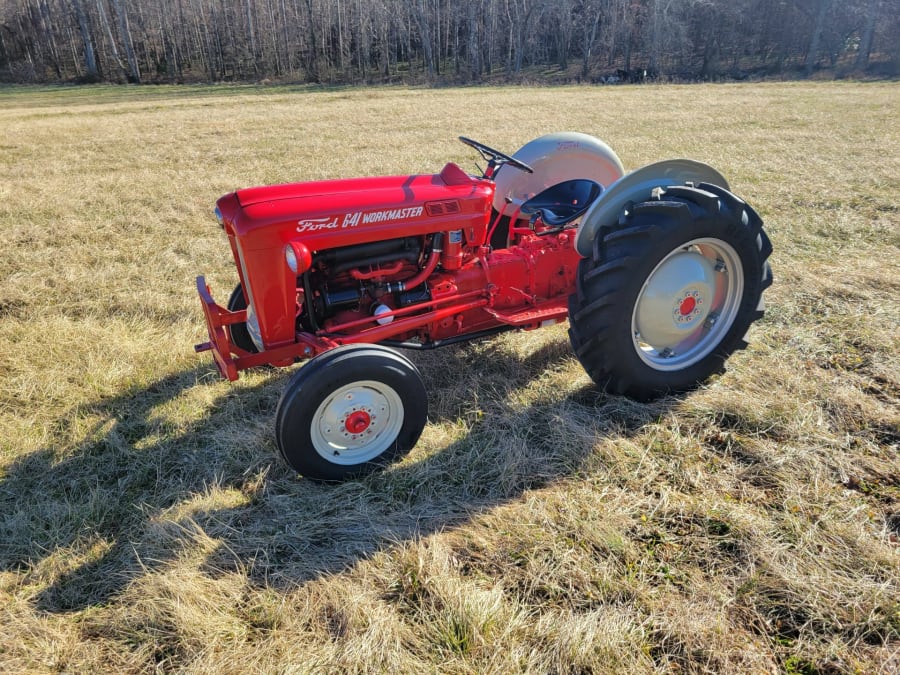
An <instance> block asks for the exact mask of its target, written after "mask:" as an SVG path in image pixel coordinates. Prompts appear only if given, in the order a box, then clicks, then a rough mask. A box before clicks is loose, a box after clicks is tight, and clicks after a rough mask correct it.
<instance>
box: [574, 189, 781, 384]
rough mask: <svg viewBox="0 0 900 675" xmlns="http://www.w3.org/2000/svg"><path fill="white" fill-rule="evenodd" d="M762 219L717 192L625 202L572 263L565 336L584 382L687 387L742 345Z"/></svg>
mask: <svg viewBox="0 0 900 675" xmlns="http://www.w3.org/2000/svg"><path fill="white" fill-rule="evenodd" d="M771 250H772V247H771V244H770V243H769V239H768V237H767V236H766V233H765V232H764V231H763V229H762V220H761V219H760V218H759V216H758V215H757V214H756V212H755V211H753V209H752V208H750V207H749V206H748V205H747V204H745V203H744V202H743V201H741V200H740V199H738V198H737V197H736V196H734V195H733V194H731V193H730V192H728V191H727V190H724V189H723V188H720V187H717V186H713V185H709V184H705V183H703V184H701V185H700V186H699V187H697V188H694V187H670V188H666V189H665V190H662V191H660V192H659V193H657V194H656V195H654V197H653V198H652V199H651V200H649V201H646V202H643V203H640V204H634V205H628V206H627V207H626V208H625V210H624V212H623V213H622V214H621V216H620V218H619V222H618V224H617V225H616V226H615V227H611V228H606V229H605V230H603V231H601V232H599V233H598V236H597V237H596V238H595V240H594V250H593V256H592V258H591V259H583V260H582V261H581V262H580V263H579V268H578V271H579V274H578V285H577V291H576V293H575V294H574V295H572V296H571V297H570V298H569V315H570V316H569V320H570V329H569V336H570V339H571V341H572V346H573V348H574V349H575V353H576V355H577V356H578V359H579V360H580V361H581V363H582V365H583V366H584V368H585V370H587V372H588V374H589V375H590V376H591V378H592V379H593V380H594V381H595V382H597V383H598V384H600V385H602V386H604V387H606V388H607V389H608V390H609V391H612V392H615V393H621V394H626V395H628V396H631V397H633V398H637V399H641V400H647V399H650V398H653V397H655V396H658V395H661V394H664V393H666V392H673V391H681V390H685V389H689V388H691V387H694V386H696V385H697V384H698V383H700V382H702V381H703V380H704V379H706V378H707V377H708V376H709V375H711V374H712V373H715V372H718V371H720V370H722V369H723V368H724V364H725V361H726V359H727V358H728V357H729V356H730V355H731V354H732V353H733V352H734V351H735V350H737V349H742V348H743V347H745V346H746V343H745V342H744V339H743V338H744V335H745V334H746V332H747V329H748V328H749V327H750V325H751V324H752V323H753V322H754V321H756V320H757V319H759V318H760V317H761V316H762V315H763V303H762V292H763V291H764V290H765V289H766V288H767V287H768V286H769V285H770V284H771V283H772V273H771V270H770V268H769V265H768V263H767V262H766V259H767V258H768V256H769V254H770V253H771Z"/></svg>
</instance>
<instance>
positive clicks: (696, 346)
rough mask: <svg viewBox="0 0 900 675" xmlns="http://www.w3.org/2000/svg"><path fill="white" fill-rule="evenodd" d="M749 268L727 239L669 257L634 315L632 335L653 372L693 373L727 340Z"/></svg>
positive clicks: (701, 242)
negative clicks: (686, 371) (703, 360)
mask: <svg viewBox="0 0 900 675" xmlns="http://www.w3.org/2000/svg"><path fill="white" fill-rule="evenodd" d="M743 294H744V269H743V267H742V265H741V260H740V257H739V256H738V254H737V252H736V251H735V250H734V248H733V247H732V246H731V245H730V244H727V243H726V242H724V241H722V240H721V239H713V238H702V239H694V240H693V241H690V242H687V243H686V244H684V246H680V247H678V248H677V249H675V250H674V251H672V252H671V253H669V254H668V255H667V256H666V257H665V258H663V259H662V260H661V261H660V262H659V264H658V265H657V266H656V267H655V268H654V269H653V272H651V273H650V276H648V277H647V280H646V281H645V282H644V285H643V287H642V288H641V292H640V293H639V294H638V297H637V301H636V302H635V304H634V311H633V312H632V316H631V335H632V338H633V340H634V347H635V350H636V351H637V354H638V356H639V357H640V358H641V360H642V361H643V362H644V363H646V364H647V365H648V366H650V367H651V368H654V369H655V370H661V371H674V370H682V369H684V368H688V367H690V366H692V365H694V364H695V363H697V362H698V361H700V360H702V359H703V358H705V357H706V356H708V355H709V354H710V352H712V351H713V350H714V349H715V348H716V347H717V346H718V345H719V343H720V342H721V341H722V339H723V338H724V337H725V335H726V334H727V333H728V330H729V329H730V328H731V325H732V324H733V323H734V319H735V317H736V316H737V314H738V310H739V309H740V305H741V298H742V297H743Z"/></svg>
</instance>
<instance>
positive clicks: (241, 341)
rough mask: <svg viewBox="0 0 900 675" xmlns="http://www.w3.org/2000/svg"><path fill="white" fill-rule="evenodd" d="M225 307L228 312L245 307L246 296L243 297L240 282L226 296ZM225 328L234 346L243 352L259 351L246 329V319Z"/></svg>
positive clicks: (252, 352) (242, 288)
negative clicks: (229, 294)
mask: <svg viewBox="0 0 900 675" xmlns="http://www.w3.org/2000/svg"><path fill="white" fill-rule="evenodd" d="M227 307H228V311H229V312H239V311H241V310H245V309H247V298H246V297H244V287H243V286H242V285H241V284H238V285H237V286H235V287H234V290H233V291H232V292H231V297H229V298H228V305H227ZM225 330H227V331H228V335H229V337H230V338H231V344H233V345H234V346H236V347H240V348H241V349H243V350H244V351H245V352H250V353H251V354H255V353H256V352H258V351H259V350H258V349H257V348H256V345H255V344H253V338H251V337H250V331H249V330H247V322H246V321H242V322H240V323H233V324H231V325H229V326H226V327H225Z"/></svg>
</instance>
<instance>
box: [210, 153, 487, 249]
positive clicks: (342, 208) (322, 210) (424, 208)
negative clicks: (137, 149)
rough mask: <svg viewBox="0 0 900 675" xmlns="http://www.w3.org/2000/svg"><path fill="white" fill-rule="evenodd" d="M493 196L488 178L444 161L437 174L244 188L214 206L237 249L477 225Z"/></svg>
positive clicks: (316, 244)
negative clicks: (235, 242)
mask: <svg viewBox="0 0 900 675" xmlns="http://www.w3.org/2000/svg"><path fill="white" fill-rule="evenodd" d="M492 197H493V184H492V183H491V182H489V181H485V180H481V179H477V178H473V177H471V176H469V175H467V174H466V173H465V172H464V171H463V170H462V169H460V168H459V167H458V166H456V165H455V164H448V165H447V166H445V167H444V169H443V170H442V171H441V172H440V173H438V174H424V175H412V176H385V177H374V178H351V179H346V180H327V181H313V182H309V183H288V184H284V185H271V186H264V187H253V188H246V189H243V190H238V191H237V192H233V193H230V194H228V195H225V196H224V197H222V198H221V199H220V200H219V202H218V207H219V210H220V212H221V213H222V215H223V217H224V219H225V222H226V228H227V229H228V230H230V231H231V233H233V234H234V236H235V237H236V239H237V240H238V242H239V246H240V248H241V249H242V250H244V251H250V250H261V249H267V248H272V247H276V246H278V247H281V246H283V245H284V244H285V243H286V242H288V241H292V240H301V241H303V242H304V243H305V244H306V245H307V246H308V247H309V249H310V250H312V251H315V250H321V249H326V248H335V247H338V246H346V245H350V244H358V243H363V242H367V241H377V240H380V239H386V238H395V237H401V236H407V235H414V234H429V233H433V232H441V231H446V230H451V229H461V227H465V226H466V225H473V226H474V225H478V224H481V222H482V221H484V219H485V216H486V213H487V212H488V211H489V209H488V208H486V205H487V204H489V203H490V200H491V198H492Z"/></svg>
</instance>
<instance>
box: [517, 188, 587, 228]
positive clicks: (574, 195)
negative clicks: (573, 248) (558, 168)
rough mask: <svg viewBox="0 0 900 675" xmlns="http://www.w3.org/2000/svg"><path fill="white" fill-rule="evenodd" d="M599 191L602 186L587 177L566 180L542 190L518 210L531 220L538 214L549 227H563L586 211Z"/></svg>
mask: <svg viewBox="0 0 900 675" xmlns="http://www.w3.org/2000/svg"><path fill="white" fill-rule="evenodd" d="M601 192H603V186H602V185H600V183H597V182H595V181H592V180H588V179H587V178H576V179H574V180H567V181H564V182H562V183H557V184H556V185H551V186H550V187H548V188H547V189H546V190H542V191H541V192H539V193H538V194H536V195H535V196H534V197H532V198H531V199H529V200H528V201H527V202H525V203H524V204H522V208H521V210H520V211H519V212H520V213H521V214H522V215H525V216H532V220H534V218H535V217H537V216H539V217H540V219H541V220H542V221H543V222H544V224H545V225H549V226H550V227H564V226H565V225H567V224H569V223H571V222H572V221H573V220H575V219H576V218H578V217H579V216H581V215H582V214H583V213H584V212H585V211H587V209H588V207H589V206H590V205H591V204H593V203H594V200H595V199H597V197H599V196H600V193H601Z"/></svg>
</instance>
